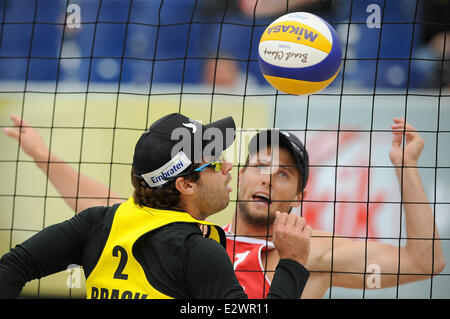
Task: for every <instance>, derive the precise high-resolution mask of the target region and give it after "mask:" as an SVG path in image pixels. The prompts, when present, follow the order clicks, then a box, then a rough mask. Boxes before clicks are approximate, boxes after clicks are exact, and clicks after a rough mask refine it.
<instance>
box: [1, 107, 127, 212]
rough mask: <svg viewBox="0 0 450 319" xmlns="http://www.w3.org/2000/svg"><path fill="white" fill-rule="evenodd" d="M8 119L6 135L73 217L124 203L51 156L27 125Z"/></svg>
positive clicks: (15, 117) (112, 193)
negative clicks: (91, 210) (9, 123)
mask: <svg viewBox="0 0 450 319" xmlns="http://www.w3.org/2000/svg"><path fill="white" fill-rule="evenodd" d="M11 119H12V121H13V123H14V126H15V127H16V128H4V129H3V131H4V132H5V134H6V135H8V136H10V137H12V138H14V139H16V140H18V141H20V147H21V148H22V149H23V150H24V151H25V153H27V154H28V155H29V156H30V157H31V158H32V159H33V160H34V162H35V163H36V165H37V167H39V168H40V169H41V170H42V171H43V172H44V174H46V175H47V177H48V179H49V181H50V182H51V183H52V184H53V186H55V188H56V189H57V191H58V192H59V194H60V195H61V197H62V198H63V199H64V201H65V202H66V203H67V204H68V205H69V206H70V207H71V208H72V209H73V210H74V211H75V212H76V213H79V212H81V211H83V210H85V209H86V208H89V207H92V206H104V205H113V204H115V203H119V202H122V201H123V200H121V199H120V198H119V196H118V195H117V194H116V193H115V192H114V191H112V190H110V189H108V187H106V186H105V185H103V184H101V183H99V182H97V181H95V180H93V179H92V178H90V177H88V176H86V175H83V174H81V173H79V172H78V171H77V170H75V169H74V168H72V167H71V166H70V165H69V164H67V163H66V162H64V161H63V160H62V159H60V158H58V157H57V156H55V155H54V154H52V153H51V152H50V151H49V149H48V147H47V146H46V145H45V143H44V140H43V139H42V137H41V136H40V135H39V134H38V133H37V132H36V130H35V129H33V128H32V127H30V125H29V124H28V122H27V121H25V120H23V119H21V118H20V117H18V116H16V115H11Z"/></svg>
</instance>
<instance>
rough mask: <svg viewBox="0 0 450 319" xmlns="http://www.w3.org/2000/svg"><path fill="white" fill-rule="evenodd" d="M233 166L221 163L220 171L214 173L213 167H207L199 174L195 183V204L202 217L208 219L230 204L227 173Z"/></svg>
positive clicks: (229, 177) (224, 162)
mask: <svg viewBox="0 0 450 319" xmlns="http://www.w3.org/2000/svg"><path fill="white" fill-rule="evenodd" d="M232 167H233V165H232V164H231V163H228V162H227V161H225V160H224V161H223V163H222V169H221V170H220V171H219V172H216V171H215V170H214V168H213V167H209V168H208V169H206V170H205V171H203V172H200V178H199V180H198V181H197V182H196V185H197V190H196V196H195V198H196V203H197V207H198V208H199V211H200V212H201V213H202V215H203V217H205V218H206V217H208V216H210V215H213V214H215V213H218V212H220V211H222V210H224V209H225V208H226V207H227V206H228V203H229V202H230V192H231V191H232V188H231V186H230V185H229V184H230V182H231V174H230V173H229V172H230V170H231V168H232Z"/></svg>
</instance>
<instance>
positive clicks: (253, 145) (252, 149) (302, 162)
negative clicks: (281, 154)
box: [248, 130, 309, 186]
mask: <svg viewBox="0 0 450 319" xmlns="http://www.w3.org/2000/svg"><path fill="white" fill-rule="evenodd" d="M261 134H268V138H266V141H267V145H271V144H272V135H273V134H277V135H278V141H279V146H280V147H283V148H285V149H287V150H288V151H289V153H290V154H291V155H292V157H293V158H294V161H295V165H296V166H297V167H298V169H299V171H300V174H301V175H302V178H303V184H304V186H306V182H307V180H308V175H309V174H308V168H307V166H308V165H309V160H308V159H306V158H301V157H300V154H299V152H298V151H296V150H295V149H294V145H293V142H291V140H290V139H289V138H288V137H287V136H286V135H284V134H283V133H282V132H280V131H278V130H265V131H261V132H258V133H257V134H256V135H255V136H253V138H252V139H251V140H250V143H249V147H248V151H249V154H254V153H256V152H258V151H259V149H258V146H259V142H258V139H259V137H260V136H261Z"/></svg>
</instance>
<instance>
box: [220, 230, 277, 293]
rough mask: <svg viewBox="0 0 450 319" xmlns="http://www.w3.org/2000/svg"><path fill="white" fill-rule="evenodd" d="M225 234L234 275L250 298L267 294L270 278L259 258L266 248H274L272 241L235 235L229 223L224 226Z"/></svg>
mask: <svg viewBox="0 0 450 319" xmlns="http://www.w3.org/2000/svg"><path fill="white" fill-rule="evenodd" d="M223 229H224V231H225V234H226V235H227V253H228V256H230V259H231V262H232V263H233V266H234V271H235V273H236V277H237V279H238V280H239V282H240V284H241V286H242V287H243V288H244V291H245V293H246V294H247V296H248V298H250V299H262V298H265V297H266V296H267V293H268V292H269V288H270V280H269V278H267V275H266V273H265V271H264V265H263V262H262V259H261V256H263V255H262V254H265V253H266V251H267V250H271V249H275V246H274V244H273V242H271V241H267V240H263V239H257V238H249V237H243V236H235V235H234V234H233V232H232V231H231V224H228V225H226V226H225V227H224V228H223Z"/></svg>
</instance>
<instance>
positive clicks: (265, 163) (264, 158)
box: [238, 146, 302, 227]
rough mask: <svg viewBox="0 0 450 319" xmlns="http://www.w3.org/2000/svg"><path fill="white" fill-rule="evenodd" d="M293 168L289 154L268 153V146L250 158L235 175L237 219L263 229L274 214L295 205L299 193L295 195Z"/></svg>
mask: <svg viewBox="0 0 450 319" xmlns="http://www.w3.org/2000/svg"><path fill="white" fill-rule="evenodd" d="M272 152H273V154H274V156H271V155H272ZM277 152H278V153H277ZM275 154H276V156H275ZM271 165H272V166H271ZM294 165H295V161H294V159H293V158H292V156H291V154H290V153H289V151H287V150H285V149H283V148H276V147H274V148H273V149H272V150H271V148H270V146H269V147H268V148H262V149H260V151H259V152H257V153H255V154H253V155H252V156H250V157H249V166H248V167H245V168H243V169H241V171H240V174H239V195H238V205H239V212H238V213H239V214H240V217H242V218H243V219H244V220H246V222H248V223H249V224H252V225H253V226H261V227H267V222H269V223H270V224H272V223H273V221H274V219H275V212H276V211H281V212H288V211H289V210H290V209H291V207H294V206H298V205H299V204H300V202H299V201H300V200H301V198H302V192H301V191H300V193H299V194H297V189H298V182H299V178H300V173H299V171H298V169H297V168H296V167H295V166H294Z"/></svg>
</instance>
